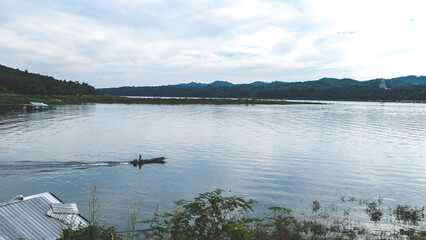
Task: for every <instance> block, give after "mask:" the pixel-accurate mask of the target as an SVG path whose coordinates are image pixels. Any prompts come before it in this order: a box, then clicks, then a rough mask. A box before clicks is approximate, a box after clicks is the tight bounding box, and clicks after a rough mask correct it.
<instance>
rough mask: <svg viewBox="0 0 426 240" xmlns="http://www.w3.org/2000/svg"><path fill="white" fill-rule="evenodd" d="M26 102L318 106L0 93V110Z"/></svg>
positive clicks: (278, 101)
mask: <svg viewBox="0 0 426 240" xmlns="http://www.w3.org/2000/svg"><path fill="white" fill-rule="evenodd" d="M28 102H43V103H46V104H49V105H53V106H55V105H69V104H90V103H118V104H119V103H121V104H165V105H183V104H212V105H229V104H250V105H252V104H263V105H288V104H318V103H314V102H300V101H298V102H292V101H285V100H266V99H249V98H244V99H229V98H160V97H147V98H128V97H118V96H111V95H105V94H99V95H25V94H13V93H2V94H0V106H1V107H0V108H2V109H5V108H12V109H13V108H19V107H21V106H22V105H23V104H25V103H28Z"/></svg>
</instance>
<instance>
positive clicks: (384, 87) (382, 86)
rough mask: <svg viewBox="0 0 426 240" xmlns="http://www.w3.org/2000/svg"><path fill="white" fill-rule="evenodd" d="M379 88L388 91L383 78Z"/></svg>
mask: <svg viewBox="0 0 426 240" xmlns="http://www.w3.org/2000/svg"><path fill="white" fill-rule="evenodd" d="M379 88H383V89H385V90H387V89H389V88H388V87H386V82H385V79H384V78H382V80H381V81H380V85H379Z"/></svg>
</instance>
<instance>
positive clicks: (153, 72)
mask: <svg viewBox="0 0 426 240" xmlns="http://www.w3.org/2000/svg"><path fill="white" fill-rule="evenodd" d="M425 10H426V1H424V0H366V1H363V0H321V1H320V0H300V1H297V0H281V1H274V0H235V1H234V0H226V1H222V0H164V1H161V0H62V1H58V0H37V1H34V0H32V1H31V0H2V1H1V2H0V64H3V65H6V66H9V67H13V68H19V69H21V70H25V69H27V70H28V71H30V72H35V73H40V74H43V75H50V76H54V77H55V78H59V79H66V80H72V81H80V82H83V81H84V82H87V83H89V84H91V85H94V86H95V87H116V86H132V85H134V86H154V85H166V84H176V83H186V82H192V81H194V82H202V83H208V82H212V81H215V80H223V81H229V82H232V83H250V82H254V81H265V82H271V81H275V80H278V81H307V80H316V79H319V78H322V77H336V78H345V77H348V78H354V79H357V80H369V79H373V78H379V77H383V78H391V77H398V76H404V75H425V71H426V68H425V61H424V59H425V57H426V30H425V29H426V19H425V18H426V14H425Z"/></svg>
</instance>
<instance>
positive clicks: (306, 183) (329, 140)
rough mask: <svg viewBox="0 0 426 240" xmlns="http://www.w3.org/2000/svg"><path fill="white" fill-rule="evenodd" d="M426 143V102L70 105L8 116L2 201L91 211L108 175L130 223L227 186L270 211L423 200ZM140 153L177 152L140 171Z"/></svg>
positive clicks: (1, 161) (107, 185) (108, 199)
mask: <svg viewBox="0 0 426 240" xmlns="http://www.w3.org/2000/svg"><path fill="white" fill-rule="evenodd" d="M425 146H426V105H425V104H402V103H365V102H333V103H332V104H326V105H284V106H263V105H247V106H246V105H241V106H238V105H222V106H215V105H177V106H163V105H124V104H96V105H80V106H60V107H58V108H57V109H56V110H53V111H44V112H35V113H24V112H15V113H8V114H3V115H0V202H3V201H7V200H9V199H10V198H12V197H14V196H16V195H19V194H22V195H24V196H27V195H32V194H37V193H40V192H46V191H49V192H52V193H54V194H55V195H56V196H58V197H59V198H61V199H62V200H63V201H65V202H76V203H77V204H78V207H79V209H80V212H81V213H82V214H83V215H84V216H86V217H87V216H88V214H87V212H88V204H87V202H88V199H89V197H90V191H91V189H92V188H93V186H94V185H96V186H97V188H98V195H99V197H100V201H101V205H102V207H103V209H104V210H103V217H104V219H105V220H106V221H107V222H110V223H112V224H117V225H118V226H120V227H124V226H125V224H126V220H125V219H126V212H127V208H128V206H129V204H130V201H133V202H137V203H139V204H141V205H142V217H150V216H152V213H153V211H154V210H155V206H156V204H157V203H159V204H160V205H162V206H163V207H164V209H165V210H169V211H170V210H171V209H172V206H173V204H172V201H174V200H178V199H181V198H184V199H188V200H189V199H192V198H193V197H195V196H197V195H198V194H199V193H201V192H206V191H212V190H215V189H217V188H221V189H223V190H225V191H227V192H229V191H231V193H229V194H238V195H242V196H244V197H247V198H253V199H255V200H257V201H258V202H259V203H258V205H257V207H256V209H257V210H258V211H259V212H262V211H265V210H266V208H267V207H269V206H284V207H290V208H297V207H299V206H300V205H301V202H303V201H311V200H313V199H317V200H320V201H323V202H330V201H336V200H339V199H340V198H341V197H342V196H357V197H362V198H375V197H378V196H382V197H385V198H386V199H387V200H388V201H395V202H397V203H400V204H410V205H415V206H423V205H425V201H424V199H426V191H424V189H426V177H425V174H424V173H425V172H426V162H425V159H426V147H425ZM139 154H142V156H143V157H145V158H151V157H159V156H165V157H167V158H168V159H167V163H166V164H164V165H157V164H151V165H145V166H143V167H142V169H140V170H139V169H137V168H134V167H133V166H131V165H129V164H127V162H128V161H130V160H132V159H134V158H136V157H138V156H139Z"/></svg>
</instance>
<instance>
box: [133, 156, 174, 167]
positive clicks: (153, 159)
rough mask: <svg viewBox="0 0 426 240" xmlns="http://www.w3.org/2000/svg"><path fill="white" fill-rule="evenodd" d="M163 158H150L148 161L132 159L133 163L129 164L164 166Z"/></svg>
mask: <svg viewBox="0 0 426 240" xmlns="http://www.w3.org/2000/svg"><path fill="white" fill-rule="evenodd" d="M165 159H166V158H165V157H158V158H150V159H141V160H138V159H134V160H133V161H131V162H130V164H132V165H133V166H135V167H136V166H138V165H143V164H149V163H160V164H164V163H165V161H164V160H165Z"/></svg>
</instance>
